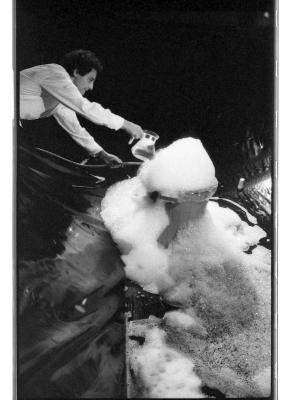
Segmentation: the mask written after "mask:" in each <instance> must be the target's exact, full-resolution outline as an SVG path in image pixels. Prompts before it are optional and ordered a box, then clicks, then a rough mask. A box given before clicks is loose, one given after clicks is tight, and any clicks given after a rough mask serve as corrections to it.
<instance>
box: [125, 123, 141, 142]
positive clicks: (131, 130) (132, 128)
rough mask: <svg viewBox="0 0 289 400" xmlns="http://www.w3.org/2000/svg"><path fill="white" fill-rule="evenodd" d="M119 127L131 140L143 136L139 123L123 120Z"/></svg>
mask: <svg viewBox="0 0 289 400" xmlns="http://www.w3.org/2000/svg"><path fill="white" fill-rule="evenodd" d="M121 129H123V130H125V131H126V132H127V133H128V134H129V135H130V136H131V141H133V140H137V139H141V138H143V137H144V131H143V130H142V128H141V127H140V126H139V125H136V124H134V123H133V122H130V121H127V120H124V123H123V125H122V127H121ZM131 141H130V142H131Z"/></svg>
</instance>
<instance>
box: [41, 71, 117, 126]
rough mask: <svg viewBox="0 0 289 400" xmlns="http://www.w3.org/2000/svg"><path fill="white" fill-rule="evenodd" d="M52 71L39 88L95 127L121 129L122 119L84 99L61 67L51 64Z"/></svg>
mask: <svg viewBox="0 0 289 400" xmlns="http://www.w3.org/2000/svg"><path fill="white" fill-rule="evenodd" d="M50 66H51V65H50ZM52 69H53V71H52V70H51V71H50V73H49V74H47V75H46V76H45V77H44V79H43V80H42V81H41V83H40V84H41V87H42V88H43V89H44V90H46V91H47V92H48V93H49V94H50V95H52V96H53V97H54V98H56V99H57V100H58V101H59V102H60V103H61V104H63V105H65V106H66V107H68V108H70V109H71V110H73V111H75V112H76V113H78V114H81V115H83V116H84V117H85V118H87V119H89V120H90V121H92V122H94V123H95V124H97V125H104V126H106V127H108V128H110V129H114V130H118V129H120V128H121V127H122V125H123V122H124V119H123V118H122V117H120V116H119V115H116V114H113V113H112V112H111V111H110V110H109V109H106V108H103V107H102V106H101V105H100V104H98V103H95V102H90V101H88V100H87V99H85V98H84V97H83V96H82V95H81V94H80V92H79V91H78V89H77V88H76V86H75V85H74V84H73V82H72V81H71V79H70V77H69V75H68V74H67V72H66V71H65V69H64V68H63V67H61V66H60V65H58V64H53V67H52Z"/></svg>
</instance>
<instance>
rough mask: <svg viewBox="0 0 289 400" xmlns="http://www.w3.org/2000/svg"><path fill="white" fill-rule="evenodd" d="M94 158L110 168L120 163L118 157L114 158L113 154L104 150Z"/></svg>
mask: <svg viewBox="0 0 289 400" xmlns="http://www.w3.org/2000/svg"><path fill="white" fill-rule="evenodd" d="M95 157H96V158H97V159H99V160H102V161H103V162H104V163H105V164H107V165H109V166H110V167H116V166H117V165H119V164H121V163H122V161H121V159H120V158H119V157H117V156H115V155H114V154H110V153H107V152H106V151H104V150H101V151H100V152H99V153H97V154H96V156H95Z"/></svg>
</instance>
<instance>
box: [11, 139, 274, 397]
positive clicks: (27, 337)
mask: <svg viewBox="0 0 289 400" xmlns="http://www.w3.org/2000/svg"><path fill="white" fill-rule="evenodd" d="M238 154H239V157H238V158H235V162H232V163H231V164H230V165H226V163H225V162H224V164H223V165H222V164H220V166H217V172H218V169H219V173H218V179H219V183H220V185H219V189H218V191H217V193H216V194H215V196H216V197H217V198H218V199H216V200H215V201H218V202H219V204H220V205H222V204H223V205H224V206H229V207H231V208H232V209H233V210H234V211H236V212H238V213H239V215H240V216H241V218H242V219H244V218H245V215H244V213H243V212H242V210H241V209H239V208H238V207H235V206H234V205H233V204H230V205H229V203H228V202H227V200H222V199H228V200H233V201H234V202H237V203H238V204H240V205H243V206H244V207H246V209H247V210H248V211H249V212H250V213H251V214H252V215H253V216H254V217H256V218H257V221H258V224H259V225H260V226H261V227H262V228H263V229H264V230H265V231H266V232H267V234H268V237H267V239H266V240H265V241H264V243H262V244H263V245H265V246H266V247H268V248H270V247H271V237H272V216H271V165H272V162H271V155H270V152H269V151H268V149H261V147H260V148H259V150H258V149H257V150H256V149H255V150H254V152H252V151H251V153H250V151H247V150H246V149H245V151H243V153H242V152H238ZM18 167H19V168H18V205H17V221H18V227H17V267H18V271H17V285H18V291H17V292H18V295H17V297H18V299H17V308H18V310H17V314H18V398H19V399H22V398H23V399H24V398H25V399H29V398H125V397H126V359H125V334H126V326H125V314H126V315H127V317H128V319H129V320H136V319H143V318H147V317H148V316H149V315H155V316H157V317H162V316H163V315H164V313H165V312H167V311H168V310H170V309H172V307H171V306H169V305H167V304H165V303H164V302H163V301H162V299H161V298H160V297H159V296H157V295H152V294H147V293H146V292H144V291H143V290H142V289H141V288H140V287H138V286H137V285H136V284H134V283H132V282H129V281H125V279H124V271H123V264H122V262H121V259H120V254H119V251H118V249H117V248H116V246H115V244H114V242H113V241H112V239H111V236H110V234H109V233H108V232H107V230H106V229H105V227H104V225H103V223H102V221H101V218H100V216H99V211H100V202H101V199H102V198H103V196H104V193H105V190H106V188H107V187H108V186H109V185H110V184H111V183H113V182H116V181H118V180H120V179H125V178H127V177H129V176H134V174H135V173H136V167H128V168H123V169H121V170H120V169H118V170H117V169H115V170H113V171H112V170H109V169H105V170H102V175H103V176H106V178H107V179H106V181H105V182H102V183H99V184H97V185H95V177H93V176H91V175H88V174H87V173H82V172H79V171H76V170H73V171H72V170H69V168H68V171H67V170H64V169H61V168H60V169H59V170H58V171H56V172H55V168H54V165H51V164H49V163H48V164H47V163H46V164H45V163H43V160H41V158H36V159H34V158H33V156H31V154H30V155H29V154H27V152H26V153H25V152H22V153H20V154H19V163H18ZM95 175H101V174H100V171H98V173H97V174H95ZM241 177H243V178H245V185H244V187H243V188H241V189H240V190H237V186H238V183H239V179H240V178H241ZM93 186H95V189H92V187H93ZM220 198H221V200H220ZM209 389H210V388H208V390H209Z"/></svg>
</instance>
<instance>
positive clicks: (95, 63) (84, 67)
mask: <svg viewBox="0 0 289 400" xmlns="http://www.w3.org/2000/svg"><path fill="white" fill-rule="evenodd" d="M60 65H62V66H63V67H64V68H65V69H66V71H67V72H68V73H69V75H70V76H72V75H73V71H74V70H75V69H76V70H77V72H78V73H79V74H80V75H85V74H87V73H89V72H90V71H91V70H92V69H95V70H96V71H97V72H98V73H100V72H102V70H103V66H102V63H101V61H100V60H99V59H98V58H97V57H96V55H95V54H94V53H93V52H92V51H89V50H73V51H70V52H69V53H67V54H65V56H64V57H63V59H62V61H61V62H60Z"/></svg>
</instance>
